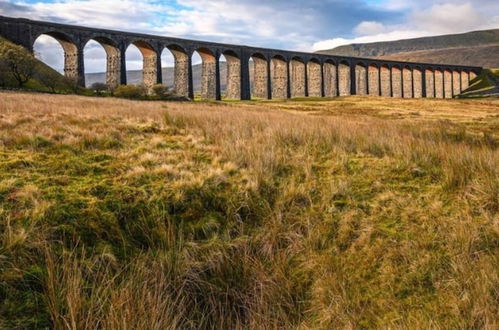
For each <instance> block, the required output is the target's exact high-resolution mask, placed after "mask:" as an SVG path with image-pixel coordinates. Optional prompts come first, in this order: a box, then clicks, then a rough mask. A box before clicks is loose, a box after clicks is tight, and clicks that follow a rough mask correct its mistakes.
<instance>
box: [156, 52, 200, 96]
mask: <svg viewBox="0 0 499 330" xmlns="http://www.w3.org/2000/svg"><path fill="white" fill-rule="evenodd" d="M172 57H173V61H172ZM161 62H162V65H165V64H166V70H163V72H164V73H166V79H165V76H164V75H163V83H164V84H166V85H167V86H170V88H172V89H173V92H174V93H175V94H176V95H179V96H184V97H191V96H192V95H190V92H189V67H190V66H191V58H190V57H189V55H188V54H187V52H186V51H185V49H183V48H182V47H180V46H178V45H168V46H166V47H165V48H164V49H163V52H162V60H161Z"/></svg>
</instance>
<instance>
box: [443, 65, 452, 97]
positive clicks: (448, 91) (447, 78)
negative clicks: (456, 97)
mask: <svg viewBox="0 0 499 330" xmlns="http://www.w3.org/2000/svg"><path fill="white" fill-rule="evenodd" d="M452 92H453V90H452V72H450V71H449V70H445V71H444V97H445V98H446V99H451V98H452Z"/></svg>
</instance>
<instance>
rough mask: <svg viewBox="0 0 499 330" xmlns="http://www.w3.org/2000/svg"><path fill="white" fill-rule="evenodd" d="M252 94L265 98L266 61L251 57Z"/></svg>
mask: <svg viewBox="0 0 499 330" xmlns="http://www.w3.org/2000/svg"><path fill="white" fill-rule="evenodd" d="M253 72H254V73H253V96H255V97H258V98H262V99H266V98H267V61H266V60H264V59H262V58H258V57H253Z"/></svg>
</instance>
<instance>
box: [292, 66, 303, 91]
mask: <svg viewBox="0 0 499 330" xmlns="http://www.w3.org/2000/svg"><path fill="white" fill-rule="evenodd" d="M304 96H305V64H304V63H302V62H300V61H297V60H292V61H291V97H304Z"/></svg>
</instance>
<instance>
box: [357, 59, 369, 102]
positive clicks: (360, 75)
mask: <svg viewBox="0 0 499 330" xmlns="http://www.w3.org/2000/svg"><path fill="white" fill-rule="evenodd" d="M366 74H367V69H366V68H365V67H363V66H362V65H356V66H355V83H356V84H355V85H356V86H357V95H367V78H366V77H367V75H366Z"/></svg>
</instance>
